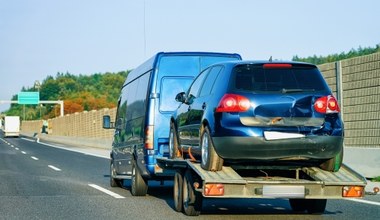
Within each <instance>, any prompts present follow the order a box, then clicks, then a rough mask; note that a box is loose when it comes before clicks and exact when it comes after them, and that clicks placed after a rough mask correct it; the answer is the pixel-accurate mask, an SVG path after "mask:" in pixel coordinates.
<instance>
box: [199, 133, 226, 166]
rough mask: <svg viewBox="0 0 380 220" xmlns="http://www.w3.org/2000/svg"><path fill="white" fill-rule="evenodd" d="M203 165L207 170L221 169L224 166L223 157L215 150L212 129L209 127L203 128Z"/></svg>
mask: <svg viewBox="0 0 380 220" xmlns="http://www.w3.org/2000/svg"><path fill="white" fill-rule="evenodd" d="M201 135H202V136H201V150H202V159H201V167H202V168H203V169H204V170H207V171H220V170H222V168H223V159H222V158H221V157H219V155H218V154H217V153H216V151H215V147H214V144H213V143H212V139H211V135H210V131H209V129H208V128H207V127H204V128H203V129H201Z"/></svg>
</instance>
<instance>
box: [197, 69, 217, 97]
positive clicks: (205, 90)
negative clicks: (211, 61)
mask: <svg viewBox="0 0 380 220" xmlns="http://www.w3.org/2000/svg"><path fill="white" fill-rule="evenodd" d="M222 68H223V67H222V66H214V67H213V68H212V69H211V70H210V72H209V73H208V74H207V77H206V79H205V80H204V83H203V86H202V89H201V92H200V94H199V97H202V96H206V95H209V94H210V93H211V89H212V87H213V86H214V83H215V80H216V77H217V76H218V74H219V72H220V71H221V70H222Z"/></svg>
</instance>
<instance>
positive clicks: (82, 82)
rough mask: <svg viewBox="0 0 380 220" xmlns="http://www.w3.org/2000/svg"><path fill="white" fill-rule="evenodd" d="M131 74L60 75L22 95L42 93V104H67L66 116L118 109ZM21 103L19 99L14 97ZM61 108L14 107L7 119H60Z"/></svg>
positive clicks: (26, 90) (65, 105)
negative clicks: (127, 78)
mask: <svg viewBox="0 0 380 220" xmlns="http://www.w3.org/2000/svg"><path fill="white" fill-rule="evenodd" d="M129 72H130V71H121V72H117V73H110V72H107V73H103V74H102V73H96V74H93V75H79V76H76V75H73V74H70V73H68V72H67V73H57V75H56V76H55V77H53V76H48V77H46V78H45V79H44V80H43V81H42V83H41V85H40V86H39V87H36V86H33V87H30V88H25V87H23V88H22V89H21V92H37V91H39V92H40V100H63V101H64V114H73V113H75V112H82V111H91V110H98V109H102V108H114V107H116V104H117V100H118V98H119V95H120V88H121V86H122V85H123V83H124V80H125V78H126V77H127V75H128V73H129ZM12 100H17V95H14V96H13V97H12ZM59 108H60V106H59V105H51V104H44V105H42V104H40V105H19V104H12V105H11V107H10V109H9V110H8V111H6V112H5V114H6V115H20V116H21V118H23V119H26V120H36V119H47V118H54V117H56V116H59V115H60V109H59Z"/></svg>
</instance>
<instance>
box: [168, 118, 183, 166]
mask: <svg viewBox="0 0 380 220" xmlns="http://www.w3.org/2000/svg"><path fill="white" fill-rule="evenodd" d="M178 146H179V143H178V136H177V132H176V129H175V125H174V124H173V123H170V132H169V157H170V159H175V158H180V157H181V153H180V152H179V148H178Z"/></svg>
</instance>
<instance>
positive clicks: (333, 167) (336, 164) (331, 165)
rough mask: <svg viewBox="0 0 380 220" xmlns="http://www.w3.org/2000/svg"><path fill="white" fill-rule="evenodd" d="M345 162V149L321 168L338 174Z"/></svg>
mask: <svg viewBox="0 0 380 220" xmlns="http://www.w3.org/2000/svg"><path fill="white" fill-rule="evenodd" d="M342 161H343V148H342V150H341V151H340V152H339V153H338V155H336V156H335V157H333V158H331V159H329V160H327V161H325V162H323V163H322V164H321V165H320V167H321V168H322V170H326V171H330V172H338V171H339V169H340V167H341V166H342Z"/></svg>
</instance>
